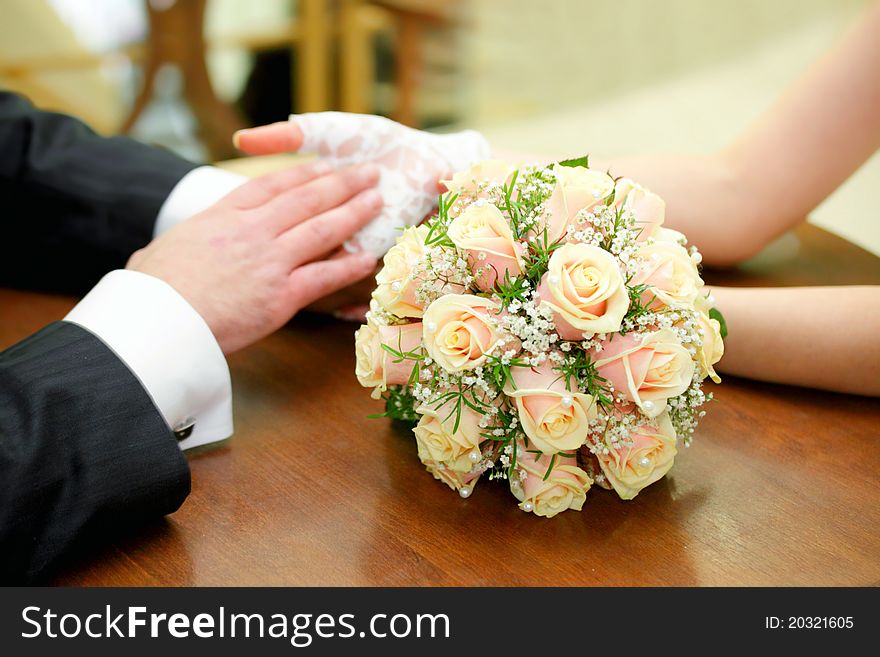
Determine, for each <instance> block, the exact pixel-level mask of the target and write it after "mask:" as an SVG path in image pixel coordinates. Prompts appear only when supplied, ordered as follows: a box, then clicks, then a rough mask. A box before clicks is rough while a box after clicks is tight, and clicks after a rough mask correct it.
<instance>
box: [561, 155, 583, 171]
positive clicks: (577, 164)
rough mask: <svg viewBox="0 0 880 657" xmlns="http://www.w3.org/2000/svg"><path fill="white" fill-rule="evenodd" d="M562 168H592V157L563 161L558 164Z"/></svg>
mask: <svg viewBox="0 0 880 657" xmlns="http://www.w3.org/2000/svg"><path fill="white" fill-rule="evenodd" d="M557 164H559V166H561V167H586V168H588V169H589V168H590V156H589V155H584V156H582V157H573V158H570V159H568V160H561V161H559V162H557Z"/></svg>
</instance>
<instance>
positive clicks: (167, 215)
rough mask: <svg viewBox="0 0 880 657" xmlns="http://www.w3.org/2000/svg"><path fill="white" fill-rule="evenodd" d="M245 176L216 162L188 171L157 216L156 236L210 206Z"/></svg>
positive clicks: (245, 180) (244, 179)
mask: <svg viewBox="0 0 880 657" xmlns="http://www.w3.org/2000/svg"><path fill="white" fill-rule="evenodd" d="M247 180H248V179H247V178H246V177H245V176H241V175H239V174H237V173H232V172H231V171H224V170H223V169H218V168H217V167H212V166H203V167H198V168H196V169H193V170H192V171H190V172H188V173H187V174H186V175H185V176H184V177H183V178H181V179H180V181H179V182H178V183H177V185H175V187H174V189H172V190H171V193H170V194H169V195H168V198H167V199H165V203H164V204H163V205H162V207H161V208H160V210H159V214H158V216H157V217H156V224H155V226H154V228H153V237H154V238H156V237H159V235H162V234H163V233H166V232H168V231H169V230H171V229H172V228H173V227H174V226H176V225H177V224H179V223H180V222H181V221H185V220H186V219H189V218H190V217H191V216H193V215H195V214H198V213H199V212H202V211H203V210H206V209H207V208H209V207H211V206H212V205H214V204H215V203H216V202H217V201H219V200H220V199H221V198H223V197H224V196H226V195H227V194H228V193H229V192H231V191H232V190H233V189H235V188H236V187H238V186H239V185H241V184H243V183H245V182H247Z"/></svg>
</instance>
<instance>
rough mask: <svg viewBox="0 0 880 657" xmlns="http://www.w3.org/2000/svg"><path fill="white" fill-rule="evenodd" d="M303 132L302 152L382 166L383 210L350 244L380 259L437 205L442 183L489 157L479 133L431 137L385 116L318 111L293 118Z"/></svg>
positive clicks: (342, 162)
mask: <svg viewBox="0 0 880 657" xmlns="http://www.w3.org/2000/svg"><path fill="white" fill-rule="evenodd" d="M290 121H291V122H293V123H295V124H296V125H297V127H299V129H300V130H301V131H302V134H303V144H302V147H301V148H300V149H299V151H300V152H303V153H315V154H316V155H318V156H320V157H322V158H324V159H326V160H328V161H330V162H331V163H332V164H334V165H337V166H344V165H348V164H354V163H357V162H367V161H371V162H374V163H375V164H377V165H378V167H379V169H380V172H381V179H380V182H379V186H378V190H379V192H380V193H381V194H382V199H383V201H384V209H383V211H382V213H381V214H380V215H379V216H378V217H377V218H376V219H375V220H373V222H372V223H371V224H369V225H368V226H366V227H365V228H363V229H361V231H360V232H359V233H357V234H356V235H355V236H354V237H353V238H352V239H351V240H350V241H349V242H348V243H346V245H345V246H346V248H347V249H349V250H351V251H361V250H362V251H368V252H370V253H372V254H373V255H375V256H376V257H382V256H383V255H385V252H386V251H388V249H390V248H391V247H392V246H393V245H394V242H395V240H396V239H397V237H398V235H400V229H402V228H404V227H406V226H414V225H416V224H418V223H419V222H421V220H422V219H423V218H424V217H425V215H426V214H427V213H428V212H430V211H431V210H432V209H433V208H434V207H435V204H436V201H437V194H438V191H437V184H438V181H439V180H440V179H441V178H443V177H446V176H449V175H450V174H452V173H454V172H456V171H460V170H463V169H467V168H468V167H469V166H471V165H472V164H474V163H475V162H478V161H480V160H483V159H486V158H487V157H489V155H490V148H489V143H488V142H487V141H486V139H485V138H484V137H483V136H482V135H481V134H480V133H478V132H476V131H474V130H465V131H464V132H456V133H453V134H444V135H440V134H431V133H428V132H423V131H421V130H414V129H413V128H408V127H406V126H404V125H400V124H399V123H395V122H394V121H391V120H389V119H386V118H384V117H381V116H370V115H366V114H346V113H344V112H317V113H310V114H295V115H292V116H291V117H290Z"/></svg>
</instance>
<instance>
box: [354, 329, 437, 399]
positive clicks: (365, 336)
mask: <svg viewBox="0 0 880 657" xmlns="http://www.w3.org/2000/svg"><path fill="white" fill-rule="evenodd" d="M421 342H422V323H421V322H415V323H412V324H399V325H396V326H379V325H377V324H376V323H375V322H374V321H373V320H368V322H367V323H366V324H364V325H363V326H361V327H360V328H359V329H358V330H357V331H355V334H354V348H355V356H356V361H355V375H356V376H357V379H358V381H359V382H360V384H361V385H362V386H364V387H365V388H373V393H372V396H373V398H374V399H378V398H379V396H380V394H381V393H382V392H384V391H385V390H386V389H387V387H388V386H389V385H399V384H403V383H406V382H407V380H409V376H410V373H411V372H412V368H413V365H414V363H415V361H413V360H410V359H402V358H398V357H397V356H395V355H394V354H392V353H390V352H388V351H387V350H386V349H384V348H383V347H382V345H383V344H385V345H388V346H389V347H391V348H392V349H394V350H395V351H399V352H401V353H410V352H413V351H415V350H417V349H418V348H419V346H420V345H421Z"/></svg>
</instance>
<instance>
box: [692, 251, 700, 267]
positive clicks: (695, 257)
mask: <svg viewBox="0 0 880 657" xmlns="http://www.w3.org/2000/svg"><path fill="white" fill-rule="evenodd" d="M691 260H693V261H694V263H695V264H697V265H698V264H700V263H701V262H703V255H702V254H701V253H700V252H699V251H694V252H693V253H692V254H691Z"/></svg>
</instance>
